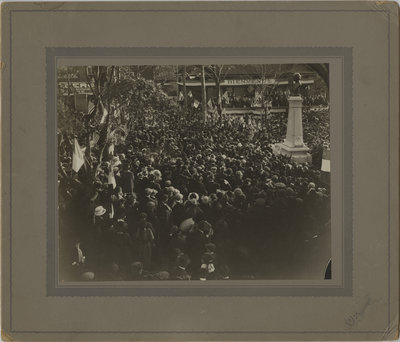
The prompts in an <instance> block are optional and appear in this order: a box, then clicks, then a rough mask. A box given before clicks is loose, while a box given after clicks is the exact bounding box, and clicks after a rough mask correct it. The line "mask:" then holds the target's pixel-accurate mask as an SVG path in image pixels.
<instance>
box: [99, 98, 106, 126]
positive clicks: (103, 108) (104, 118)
mask: <svg viewBox="0 0 400 342" xmlns="http://www.w3.org/2000/svg"><path fill="white" fill-rule="evenodd" d="M100 106H101V109H102V110H103V116H102V117H101V121H100V123H101V124H103V123H105V122H106V118H107V115H108V111H107V109H106V108H105V107H104V105H103V103H102V102H100Z"/></svg>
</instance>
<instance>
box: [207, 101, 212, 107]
mask: <svg viewBox="0 0 400 342" xmlns="http://www.w3.org/2000/svg"><path fill="white" fill-rule="evenodd" d="M207 106H208V108H210V109H213V103H212V101H211V99H209V100H208V102H207Z"/></svg>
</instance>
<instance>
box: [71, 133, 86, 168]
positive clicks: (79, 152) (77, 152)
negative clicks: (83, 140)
mask: <svg viewBox="0 0 400 342" xmlns="http://www.w3.org/2000/svg"><path fill="white" fill-rule="evenodd" d="M84 152H85V149H82V148H81V147H80V146H79V143H78V140H76V138H74V152H73V154H72V170H74V171H75V172H78V171H79V169H80V168H81V167H82V165H83V164H84V163H85V158H84Z"/></svg>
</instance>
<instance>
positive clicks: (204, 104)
mask: <svg viewBox="0 0 400 342" xmlns="http://www.w3.org/2000/svg"><path fill="white" fill-rule="evenodd" d="M206 97H207V94H206V80H205V72H204V65H202V66H201V100H202V101H201V105H202V109H203V121H204V122H205V121H206V120H207V99H206Z"/></svg>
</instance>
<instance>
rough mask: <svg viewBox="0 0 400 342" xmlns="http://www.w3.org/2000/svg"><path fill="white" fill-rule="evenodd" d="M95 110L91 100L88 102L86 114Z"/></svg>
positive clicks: (91, 113) (90, 113)
mask: <svg viewBox="0 0 400 342" xmlns="http://www.w3.org/2000/svg"><path fill="white" fill-rule="evenodd" d="M95 110H96V106H95V105H94V103H93V101H90V100H89V102H88V115H93V114H94V112H95Z"/></svg>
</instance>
